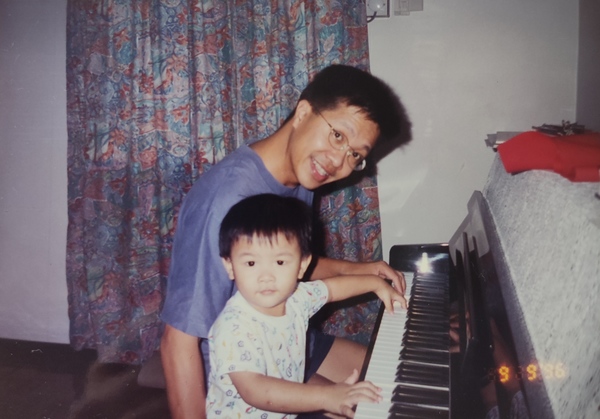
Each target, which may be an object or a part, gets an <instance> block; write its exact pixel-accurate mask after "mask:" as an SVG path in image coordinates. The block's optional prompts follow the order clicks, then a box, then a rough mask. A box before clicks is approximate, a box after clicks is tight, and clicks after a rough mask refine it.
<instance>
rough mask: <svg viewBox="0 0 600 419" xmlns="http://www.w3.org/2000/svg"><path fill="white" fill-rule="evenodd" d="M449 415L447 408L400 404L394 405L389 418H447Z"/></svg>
mask: <svg viewBox="0 0 600 419" xmlns="http://www.w3.org/2000/svg"><path fill="white" fill-rule="evenodd" d="M449 417H450V416H449V413H448V411H447V410H441V409H433V408H424V407H419V406H410V405H400V404H396V405H394V409H390V412H389V414H388V419H403V418H410V419H447V418H449Z"/></svg>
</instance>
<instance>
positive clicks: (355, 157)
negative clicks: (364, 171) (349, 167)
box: [352, 151, 363, 163]
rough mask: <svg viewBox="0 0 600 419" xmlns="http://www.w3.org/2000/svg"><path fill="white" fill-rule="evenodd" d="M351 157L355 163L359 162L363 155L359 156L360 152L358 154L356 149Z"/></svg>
mask: <svg viewBox="0 0 600 419" xmlns="http://www.w3.org/2000/svg"><path fill="white" fill-rule="evenodd" d="M352 158H353V159H354V161H355V162H356V163H360V162H361V161H362V160H363V156H361V155H360V154H358V153H357V152H356V151H353V152H352Z"/></svg>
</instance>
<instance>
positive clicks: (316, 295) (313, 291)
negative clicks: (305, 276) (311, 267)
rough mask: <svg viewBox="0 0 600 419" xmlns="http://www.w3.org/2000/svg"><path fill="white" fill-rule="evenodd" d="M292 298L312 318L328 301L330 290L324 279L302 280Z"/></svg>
mask: <svg viewBox="0 0 600 419" xmlns="http://www.w3.org/2000/svg"><path fill="white" fill-rule="evenodd" d="M292 298H294V299H295V300H296V302H297V304H299V305H300V306H301V307H303V309H304V311H305V312H306V313H307V315H308V317H309V318H310V317H312V316H313V315H314V314H315V313H316V312H317V311H319V310H320V309H321V307H323V306H324V305H325V304H326V303H327V300H328V298H329V290H328V289H327V285H325V283H324V282H323V281H318V280H317V281H308V282H300V283H299V284H298V289H297V290H296V292H295V293H294V295H293V296H292Z"/></svg>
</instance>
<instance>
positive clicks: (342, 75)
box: [161, 65, 410, 419]
mask: <svg viewBox="0 0 600 419" xmlns="http://www.w3.org/2000/svg"><path fill="white" fill-rule="evenodd" d="M409 132H410V122H409V121H408V119H407V117H406V114H405V111H404V108H403V106H402V104H401V103H400V100H399V99H398V97H397V96H396V95H395V94H394V92H393V91H392V90H391V89H390V88H389V86H387V85H386V84H385V83H383V82H382V81H381V80H379V79H377V78H376V77H374V76H372V75H370V74H369V73H367V72H364V71H361V70H358V69H356V68H353V67H349V66H344V65H333V66H330V67H327V68H325V69H324V70H322V71H321V72H319V73H318V74H317V75H316V76H315V78H314V79H313V80H312V81H311V83H309V85H308V86H307V87H306V88H305V89H304V91H303V92H302V94H301V95H300V99H299V101H298V104H297V106H296V108H295V110H294V112H293V113H292V114H291V115H290V116H289V117H288V119H287V120H286V121H285V122H284V124H283V125H282V126H281V127H280V128H279V130H277V131H276V132H275V133H274V134H273V135H271V136H269V137H267V138H265V139H263V140H260V141H257V142H254V143H252V144H251V145H250V146H242V147H240V148H239V149H238V150H236V151H235V152H234V153H232V154H230V155H229V156H227V157H226V158H225V159H223V160H222V161H221V162H220V163H219V164H217V165H215V166H214V167H213V168H212V169H211V170H209V171H208V172H207V173H205V174H204V175H202V177H201V178H200V179H199V180H198V181H197V182H196V184H195V185H194V186H193V187H192V189H191V190H190V192H189V193H188V195H187V196H186V198H185V200H184V202H183V205H182V207H181V211H180V215H179V221H178V225H177V232H176V235H175V242H174V247H173V253H172V259H171V269H170V272H169V279H168V282H167V295H166V300H165V305H164V309H163V312H162V319H163V320H164V321H165V323H166V326H165V331H164V335H163V337H162V341H161V357H162V363H163V369H164V372H165V379H166V383H167V393H168V398H169V405H170V408H171V413H172V416H173V418H175V419H179V418H203V417H205V409H204V404H205V395H206V390H205V376H206V375H207V373H208V371H207V369H208V367H209V363H208V344H207V342H206V337H207V335H208V331H209V329H210V326H211V325H212V323H213V322H214V320H215V319H216V317H217V315H218V314H219V313H220V311H221V310H222V308H223V307H224V305H225V302H226V301H227V300H228V299H229V297H230V296H231V295H232V294H233V293H234V291H235V290H234V288H233V284H232V282H231V281H230V280H229V277H228V275H227V272H226V271H225V269H224V267H223V265H222V263H221V261H220V258H219V249H218V231H219V227H220V224H221V221H222V219H223V217H224V216H225V214H226V213H227V211H228V210H229V208H231V206H233V205H234V204H236V203H237V202H239V201H240V200H242V199H243V198H245V197H247V196H251V195H257V194H260V193H274V194H277V195H282V196H293V197H296V198H299V199H301V200H303V201H305V202H307V203H308V204H311V203H312V197H313V192H312V191H313V190H315V189H317V188H319V187H320V186H322V185H325V184H329V183H331V182H335V181H338V180H341V179H344V178H346V177H348V176H349V175H350V174H351V173H352V172H353V170H361V169H363V168H364V167H365V165H367V164H368V163H367V158H368V156H369V154H370V153H371V152H372V151H373V150H374V149H375V148H376V147H377V148H378V149H388V150H389V149H390V148H393V147H396V146H398V145H401V144H402V143H403V142H407V141H408V140H409V139H410V134H409ZM369 163H372V162H371V161H369ZM342 274H350V275H372V274H374V275H379V276H382V277H385V278H389V279H391V280H392V282H393V283H394V285H395V286H396V288H398V289H399V290H401V292H404V287H405V283H404V278H403V277H402V275H401V274H400V273H398V272H396V271H394V270H393V269H392V268H390V267H389V266H388V265H387V264H386V263H385V262H371V263H354V262H348V261H342V260H333V259H328V258H319V259H318V261H317V263H316V265H315V267H314V269H313V271H312V275H311V279H317V278H327V277H332V276H337V275H342ZM199 341H200V347H201V352H200V351H199V350H198V342H199ZM307 342H308V345H307V364H308V368H307V371H306V379H308V382H309V383H310V382H315V383H316V382H321V383H322V382H326V381H331V382H342V381H344V380H346V379H347V378H348V377H349V376H350V375H351V374H352V372H353V370H354V369H359V370H360V368H361V366H362V363H363V360H364V357H365V354H366V348H365V347H364V346H362V345H359V344H357V343H354V342H351V341H349V340H345V339H341V338H333V337H331V336H327V335H324V334H322V333H317V332H315V331H311V332H309V335H308V337H307Z"/></svg>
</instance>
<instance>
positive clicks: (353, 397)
mask: <svg viewBox="0 0 600 419" xmlns="http://www.w3.org/2000/svg"><path fill="white" fill-rule="evenodd" d="M229 376H230V377H231V381H232V382H233V384H234V385H235V388H236V389H237V391H238V393H240V396H242V399H244V401H245V402H246V403H248V404H249V405H251V406H254V407H256V408H259V409H262V410H267V411H270V412H281V413H300V412H314V411H318V410H325V411H327V412H331V413H336V414H341V415H344V416H347V417H350V418H352V417H354V412H353V411H352V408H353V407H354V406H356V404H357V403H358V402H363V401H367V402H371V403H376V402H378V401H380V400H381V396H380V391H381V389H379V388H378V387H376V386H375V385H374V384H373V383H371V382H370V381H362V382H360V383H357V382H356V381H357V379H358V371H357V370H354V372H353V373H352V375H351V376H350V377H348V379H347V380H346V381H345V382H344V383H338V384H311V385H309V384H303V383H295V382H292V381H286V380H283V379H281V378H275V377H268V376H266V375H262V374H258V373H254V372H241V371H240V372H233V373H229Z"/></svg>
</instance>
